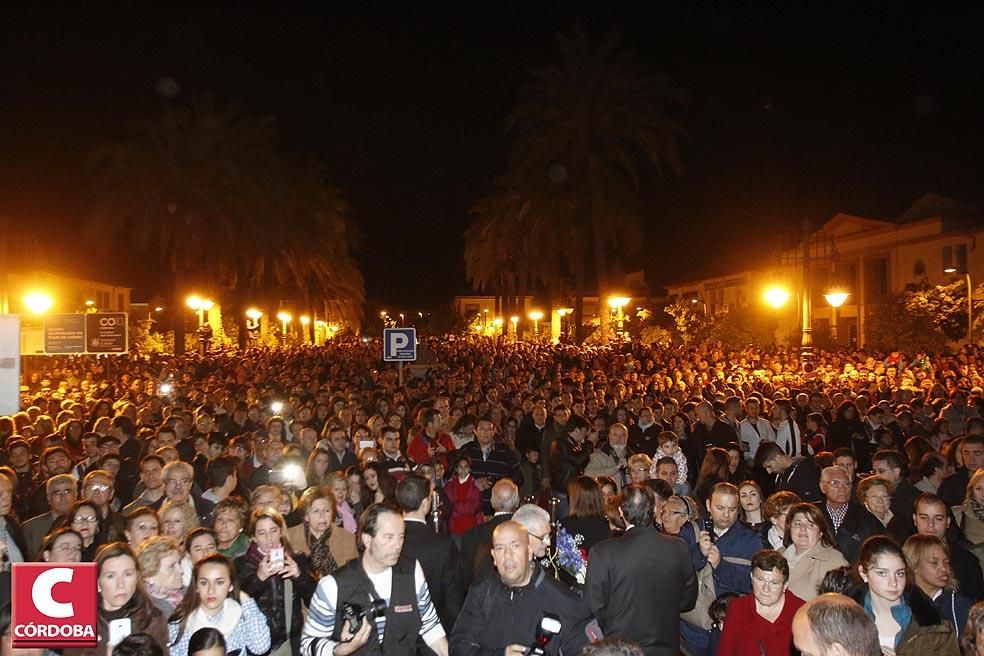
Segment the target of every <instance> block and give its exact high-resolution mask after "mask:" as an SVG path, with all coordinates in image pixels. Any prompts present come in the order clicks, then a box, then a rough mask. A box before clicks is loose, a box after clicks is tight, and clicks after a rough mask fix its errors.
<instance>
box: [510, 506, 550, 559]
mask: <svg viewBox="0 0 984 656" xmlns="http://www.w3.org/2000/svg"><path fill="white" fill-rule="evenodd" d="M512 520H513V521H514V522H516V523H517V524H520V525H522V526H524V527H525V528H526V530H527V531H528V532H529V534H530V548H531V549H533V558H535V559H540V558H543V557H545V556H546V555H547V549H549V548H550V513H548V512H547V511H546V510H544V509H543V508H541V507H540V506H538V505H536V504H535V503H527V504H526V505H523V506H520V507H519V510H517V511H516V512H515V513H513V516H512Z"/></svg>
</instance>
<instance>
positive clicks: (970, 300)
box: [943, 264, 974, 344]
mask: <svg viewBox="0 0 984 656" xmlns="http://www.w3.org/2000/svg"><path fill="white" fill-rule="evenodd" d="M943 273H951V274H952V273H962V274H964V277H965V278H966V280H967V342H968V343H969V344H973V343H974V287H973V283H972V282H971V280H970V269H969V268H967V267H964V270H963V271H961V270H960V269H959V268H958V267H956V266H954V265H953V264H950V265H949V266H946V267H944V269H943Z"/></svg>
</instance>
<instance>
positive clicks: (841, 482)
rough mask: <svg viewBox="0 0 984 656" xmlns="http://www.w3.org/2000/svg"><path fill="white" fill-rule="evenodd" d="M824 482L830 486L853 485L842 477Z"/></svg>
mask: <svg viewBox="0 0 984 656" xmlns="http://www.w3.org/2000/svg"><path fill="white" fill-rule="evenodd" d="M824 483H826V484H827V485H829V486H830V487H851V484H850V483H848V482H847V481H842V480H840V479H836V480H833V481H824Z"/></svg>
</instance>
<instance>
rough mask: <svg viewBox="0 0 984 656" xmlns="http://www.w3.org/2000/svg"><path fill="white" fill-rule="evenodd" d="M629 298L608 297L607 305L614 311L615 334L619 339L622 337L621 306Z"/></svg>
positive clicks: (623, 319) (623, 322)
mask: <svg viewBox="0 0 984 656" xmlns="http://www.w3.org/2000/svg"><path fill="white" fill-rule="evenodd" d="M631 300H632V299H631V298H629V297H628V296H612V297H610V298H609V299H608V307H610V308H611V309H612V310H613V311H614V312H615V336H616V337H617V338H618V339H619V341H621V340H622V339H623V337H624V330H623V328H624V326H625V315H624V314H623V313H622V308H624V307H625V306H626V305H628V304H629V301H631Z"/></svg>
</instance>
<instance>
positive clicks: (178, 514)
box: [158, 499, 200, 542]
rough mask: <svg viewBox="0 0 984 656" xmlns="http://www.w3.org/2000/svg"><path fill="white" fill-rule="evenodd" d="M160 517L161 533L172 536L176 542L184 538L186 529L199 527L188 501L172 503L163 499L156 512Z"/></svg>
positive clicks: (193, 510) (196, 517) (196, 516)
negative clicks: (159, 508) (158, 510)
mask: <svg viewBox="0 0 984 656" xmlns="http://www.w3.org/2000/svg"><path fill="white" fill-rule="evenodd" d="M158 515H159V516H160V518H161V535H163V536H166V537H169V538H174V539H175V540H177V541H178V542H181V541H182V540H184V536H185V535H187V534H188V531H191V530H192V529H196V528H198V527H199V525H200V524H199V521H198V515H197V514H195V508H194V507H193V506H192V505H191V504H190V503H187V502H185V503H174V502H173V501H171V500H170V499H165V500H164V503H163V504H161V510H160V512H159V513H158Z"/></svg>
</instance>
